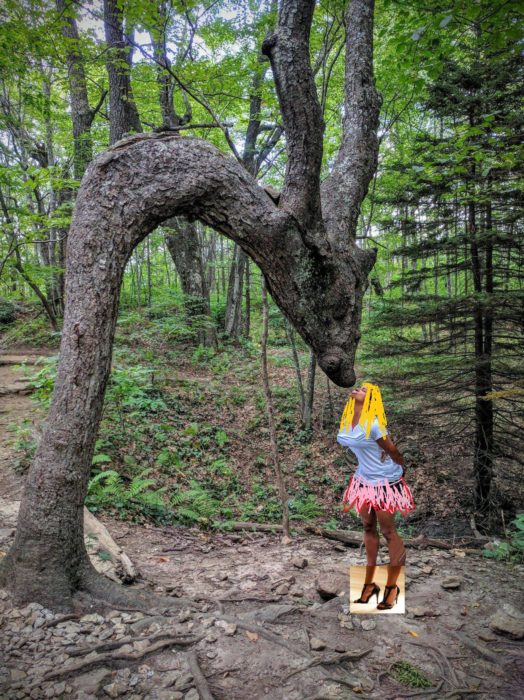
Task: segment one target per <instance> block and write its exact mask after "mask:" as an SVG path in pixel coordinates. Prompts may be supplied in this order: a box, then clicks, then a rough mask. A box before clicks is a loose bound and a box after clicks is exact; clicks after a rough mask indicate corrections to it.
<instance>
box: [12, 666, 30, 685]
mask: <svg viewBox="0 0 524 700" xmlns="http://www.w3.org/2000/svg"><path fill="white" fill-rule="evenodd" d="M26 677H27V673H26V672H25V671H22V669H20V668H12V669H11V683H15V682H16V681H21V680H23V679H24V678H26Z"/></svg>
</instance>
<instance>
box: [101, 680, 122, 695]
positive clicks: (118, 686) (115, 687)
mask: <svg viewBox="0 0 524 700" xmlns="http://www.w3.org/2000/svg"><path fill="white" fill-rule="evenodd" d="M104 692H105V693H106V695H109V697H110V698H118V697H120V695H123V694H124V693H125V692H127V687H126V686H125V685H124V683H119V682H118V681H113V683H109V685H105V686H104Z"/></svg>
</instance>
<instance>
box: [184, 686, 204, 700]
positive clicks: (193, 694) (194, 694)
mask: <svg viewBox="0 0 524 700" xmlns="http://www.w3.org/2000/svg"><path fill="white" fill-rule="evenodd" d="M184 700H200V696H199V694H198V690H197V689H196V688H191V690H190V691H189V692H188V693H186V694H185V695H184Z"/></svg>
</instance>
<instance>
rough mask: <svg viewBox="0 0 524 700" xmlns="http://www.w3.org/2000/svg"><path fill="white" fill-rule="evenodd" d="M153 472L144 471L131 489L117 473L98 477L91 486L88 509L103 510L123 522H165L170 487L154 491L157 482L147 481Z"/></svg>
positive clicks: (131, 485)
mask: <svg viewBox="0 0 524 700" xmlns="http://www.w3.org/2000/svg"><path fill="white" fill-rule="evenodd" d="M150 472H151V469H144V470H143V471H142V472H140V474H137V475H136V476H135V477H134V478H133V479H131V481H130V482H129V483H128V484H127V485H126V483H125V482H124V479H123V478H122V476H121V475H120V474H119V473H118V472H117V471H115V470H114V469H108V470H106V471H101V472H99V473H98V474H95V475H94V476H93V477H92V478H91V479H90V481H89V483H88V487H87V496H86V500H85V505H86V507H87V508H88V509H89V510H90V511H92V512H94V513H96V512H97V511H99V510H102V509H103V510H107V511H108V512H110V513H115V514H117V515H118V516H119V517H120V518H121V519H122V520H127V519H129V518H132V519H133V520H137V519H143V518H144V517H146V518H151V519H153V520H155V519H157V518H158V519H160V520H162V519H164V518H165V514H166V511H167V504H166V499H165V495H164V492H165V491H166V488H167V487H166V486H163V487H162V488H159V489H152V488H151V487H152V486H154V485H155V483H156V482H155V480H154V479H147V478H145V477H146V476H147V474H149V473H150ZM162 516H164V518H163V517H162Z"/></svg>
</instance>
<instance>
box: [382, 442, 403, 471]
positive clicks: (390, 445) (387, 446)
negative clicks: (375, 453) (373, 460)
mask: <svg viewBox="0 0 524 700" xmlns="http://www.w3.org/2000/svg"><path fill="white" fill-rule="evenodd" d="M377 445H378V446H379V447H381V448H382V449H383V450H384V452H386V453H387V454H388V455H389V456H390V457H391V459H392V460H393V461H394V462H396V463H397V464H400V466H401V467H402V475H404V471H405V467H404V457H403V456H402V455H401V453H400V452H399V450H398V447H397V446H396V445H395V443H394V442H393V440H392V439H391V438H390V437H389V435H386V437H383V438H379V439H378V440H377Z"/></svg>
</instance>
